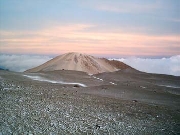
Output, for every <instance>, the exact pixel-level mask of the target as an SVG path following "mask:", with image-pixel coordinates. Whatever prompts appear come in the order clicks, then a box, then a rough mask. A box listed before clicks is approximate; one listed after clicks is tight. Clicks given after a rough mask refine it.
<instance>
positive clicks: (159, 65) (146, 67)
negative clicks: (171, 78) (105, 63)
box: [115, 55, 180, 76]
mask: <svg viewBox="0 0 180 135" xmlns="http://www.w3.org/2000/svg"><path fill="white" fill-rule="evenodd" d="M115 60H119V61H122V62H124V63H126V64H128V65H130V66H132V67H133V68H135V69H138V70H140V71H144V72H148V73H158V74H168V75H175V76H180V55H177V56H172V57H170V58H160V59H151V58H137V57H131V58H121V59H115Z"/></svg>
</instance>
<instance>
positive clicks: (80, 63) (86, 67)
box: [25, 52, 133, 74]
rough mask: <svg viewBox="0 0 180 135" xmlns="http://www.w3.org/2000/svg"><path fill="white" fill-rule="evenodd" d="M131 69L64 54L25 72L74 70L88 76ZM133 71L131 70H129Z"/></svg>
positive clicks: (86, 57) (100, 60)
mask: <svg viewBox="0 0 180 135" xmlns="http://www.w3.org/2000/svg"><path fill="white" fill-rule="evenodd" d="M127 68H131V67H130V66H128V65H126V64H124V63H123V62H120V61H115V60H112V61H111V60H108V59H105V58H96V57H93V56H90V55H87V54H82V53H75V52H71V53H66V54H63V55H60V56H57V57H55V58H54V59H52V60H50V61H47V62H46V63H44V64H42V65H40V66H38V67H35V68H32V69H29V70H26V71H25V72H39V71H54V70H76V71H83V72H87V73H89V74H97V73H102V72H114V71H117V70H122V69H127ZM131 69H133V68H131Z"/></svg>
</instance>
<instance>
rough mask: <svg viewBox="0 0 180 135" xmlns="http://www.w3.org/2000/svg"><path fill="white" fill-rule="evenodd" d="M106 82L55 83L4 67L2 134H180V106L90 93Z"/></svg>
mask: <svg viewBox="0 0 180 135" xmlns="http://www.w3.org/2000/svg"><path fill="white" fill-rule="evenodd" d="M63 72H64V71H63ZM77 74H79V73H77ZM86 79H87V77H86ZM91 79H92V78H90V80H91ZM103 79H104V78H103ZM66 80H68V79H67V78H66ZM77 81H78V80H77ZM98 81H99V80H96V83H95V84H98ZM90 84H91V85H92V84H93V83H92V82H90ZM110 86H111V87H112V85H110ZM110 86H108V85H106V87H107V88H108V89H109V88H111V87H110ZM102 87H103V86H96V87H93V86H90V87H87V88H82V87H74V86H73V85H63V84H56V83H55V84H52V83H48V82H42V81H33V80H30V79H29V78H26V77H24V76H23V73H13V72H6V71H0V101H1V102H0V135H11V134H18V135H19V134H29V135H33V134H42V135H46V134H47V135H56V134H62V135H64V134H77V135H81V134H84V135H86V134H99V135H102V134H103V135H106V134H107V135H130V134H131V135H152V134H153V135H156V134H157V135H166V134H167V135H171V134H172V135H178V134H180V109H179V108H178V107H177V106H172V107H171V106H168V105H166V104H152V103H148V102H143V101H139V100H133V99H128V98H126V99H125V98H113V97H112V96H103V95H100V94H97V95H96V94H92V93H90V92H87V93H86V92H84V91H86V89H87V90H88V91H90V90H91V89H92V91H93V90H94V89H101V88H102ZM116 87H117V86H116ZM116 87H115V88H116ZM119 89H120V87H119ZM82 91H83V92H82ZM158 94H159V93H158ZM169 100H173V99H169ZM177 101H178V100H177Z"/></svg>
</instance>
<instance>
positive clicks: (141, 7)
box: [0, 0, 180, 58]
mask: <svg viewBox="0 0 180 135" xmlns="http://www.w3.org/2000/svg"><path fill="white" fill-rule="evenodd" d="M97 5H98V6H97ZM179 6H180V1H178V0H172V1H168V0H159V1H151V0H147V1H142V0H137V1H136V2H135V1H125V2H124V1H123V2H122V1H115V0H114V1H106V0H105V1H103V0H99V1H94V0H93V1H86V2H83V1H81V0H75V1H69V0H67V1H61V0H60V1H59V0H55V1H53V2H52V1H50V0H43V1H42V0H39V1H36V2H35V1H28V0H25V1H19V0H9V1H0V22H1V24H0V54H12V55H13V54H15V55H18V54H19V55H22V54H24V55H50V56H57V55H60V54H64V53H66V52H82V53H86V54H90V55H93V56H97V57H106V58H107V57H108V58H112V57H114V58H122V57H126V58H127V57H142V58H164V57H165V58H170V57H172V56H176V55H180V46H179V45H180V24H179V22H180V15H179V12H180V8H179Z"/></svg>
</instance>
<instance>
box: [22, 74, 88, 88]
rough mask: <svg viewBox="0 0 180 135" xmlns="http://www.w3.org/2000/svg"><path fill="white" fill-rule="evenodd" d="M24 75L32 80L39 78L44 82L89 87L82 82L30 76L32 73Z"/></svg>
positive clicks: (38, 79)
mask: <svg viewBox="0 0 180 135" xmlns="http://www.w3.org/2000/svg"><path fill="white" fill-rule="evenodd" d="M23 76H25V77H28V78H31V79H32V80H37V81H44V82H50V83H60V84H69V85H79V86H82V87H87V86H86V85H85V84H82V83H75V82H73V83H72V82H63V81H54V80H49V79H45V78H43V77H40V76H30V75H23Z"/></svg>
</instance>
